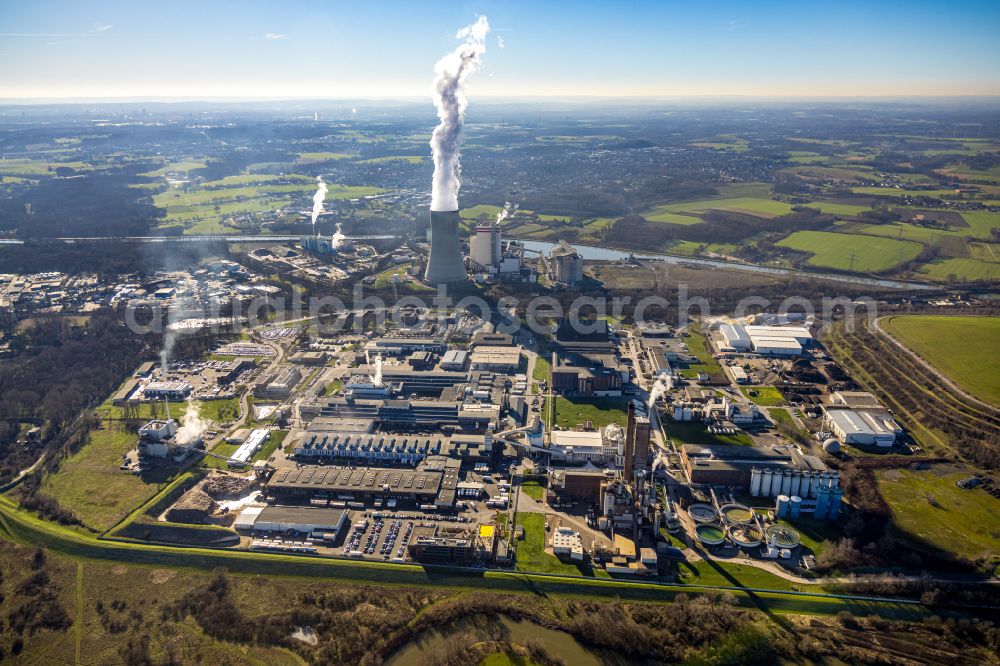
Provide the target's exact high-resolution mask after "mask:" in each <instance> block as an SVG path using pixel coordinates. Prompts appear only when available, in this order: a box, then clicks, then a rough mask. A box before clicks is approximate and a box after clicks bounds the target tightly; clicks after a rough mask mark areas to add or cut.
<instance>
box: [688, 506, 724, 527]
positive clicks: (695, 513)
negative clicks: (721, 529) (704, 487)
mask: <svg viewBox="0 0 1000 666" xmlns="http://www.w3.org/2000/svg"><path fill="white" fill-rule="evenodd" d="M688 513H690V514H691V518H693V519H694V520H695V522H698V523H710V522H712V521H713V520H715V519H716V517H717V515H718V514H716V512H715V507H714V506H712V505H711V504H692V505H691V506H689V507H688Z"/></svg>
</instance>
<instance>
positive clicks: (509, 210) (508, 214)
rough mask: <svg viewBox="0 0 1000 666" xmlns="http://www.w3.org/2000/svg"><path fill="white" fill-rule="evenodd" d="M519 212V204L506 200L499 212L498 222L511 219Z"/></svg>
mask: <svg viewBox="0 0 1000 666" xmlns="http://www.w3.org/2000/svg"><path fill="white" fill-rule="evenodd" d="M516 213H517V204H512V203H511V202H509V201H508V202H506V203H505V204H504V205H503V210H502V211H500V212H499V213H497V224H500V223H501V222H503V221H504V220H509V219H510V218H512V217H513V216H514V215H515V214H516Z"/></svg>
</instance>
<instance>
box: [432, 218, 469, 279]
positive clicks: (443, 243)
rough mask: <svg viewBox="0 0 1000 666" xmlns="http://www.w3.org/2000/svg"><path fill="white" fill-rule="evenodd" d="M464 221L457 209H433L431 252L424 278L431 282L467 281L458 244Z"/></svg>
mask: <svg viewBox="0 0 1000 666" xmlns="http://www.w3.org/2000/svg"><path fill="white" fill-rule="evenodd" d="M461 222H462V218H461V216H459V214H458V211H457V210H450V211H436V210H432V211H431V254H430V257H429V258H428V260H427V270H426V271H425V273H424V279H425V280H427V282H428V283H430V284H449V283H455V282H464V281H465V277H466V276H465V262H464V261H463V260H462V249H461V247H460V246H459V244H458V227H459V225H460V224H461Z"/></svg>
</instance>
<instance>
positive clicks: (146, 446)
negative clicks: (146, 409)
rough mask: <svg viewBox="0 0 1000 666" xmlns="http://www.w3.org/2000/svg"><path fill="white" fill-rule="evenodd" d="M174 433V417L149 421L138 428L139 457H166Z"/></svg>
mask: <svg viewBox="0 0 1000 666" xmlns="http://www.w3.org/2000/svg"><path fill="white" fill-rule="evenodd" d="M176 434H177V421H175V420H174V419H166V420H164V421H161V420H154V421H150V422H149V423H147V424H146V425H144V426H142V427H141V428H139V445H138V451H139V457H140V458H144V457H146V456H150V457H152V458H166V457H167V456H168V455H169V453H170V446H171V444H173V438H174V435H176Z"/></svg>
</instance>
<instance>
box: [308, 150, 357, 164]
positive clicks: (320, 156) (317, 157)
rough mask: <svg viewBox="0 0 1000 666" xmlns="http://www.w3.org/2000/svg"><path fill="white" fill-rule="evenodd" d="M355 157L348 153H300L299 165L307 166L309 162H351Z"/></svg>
mask: <svg viewBox="0 0 1000 666" xmlns="http://www.w3.org/2000/svg"><path fill="white" fill-rule="evenodd" d="M352 157H355V155H350V154H348V153H323V152H319V153H299V159H298V162H299V164H306V163H308V162H329V161H330V160H349V159H351V158H352Z"/></svg>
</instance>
